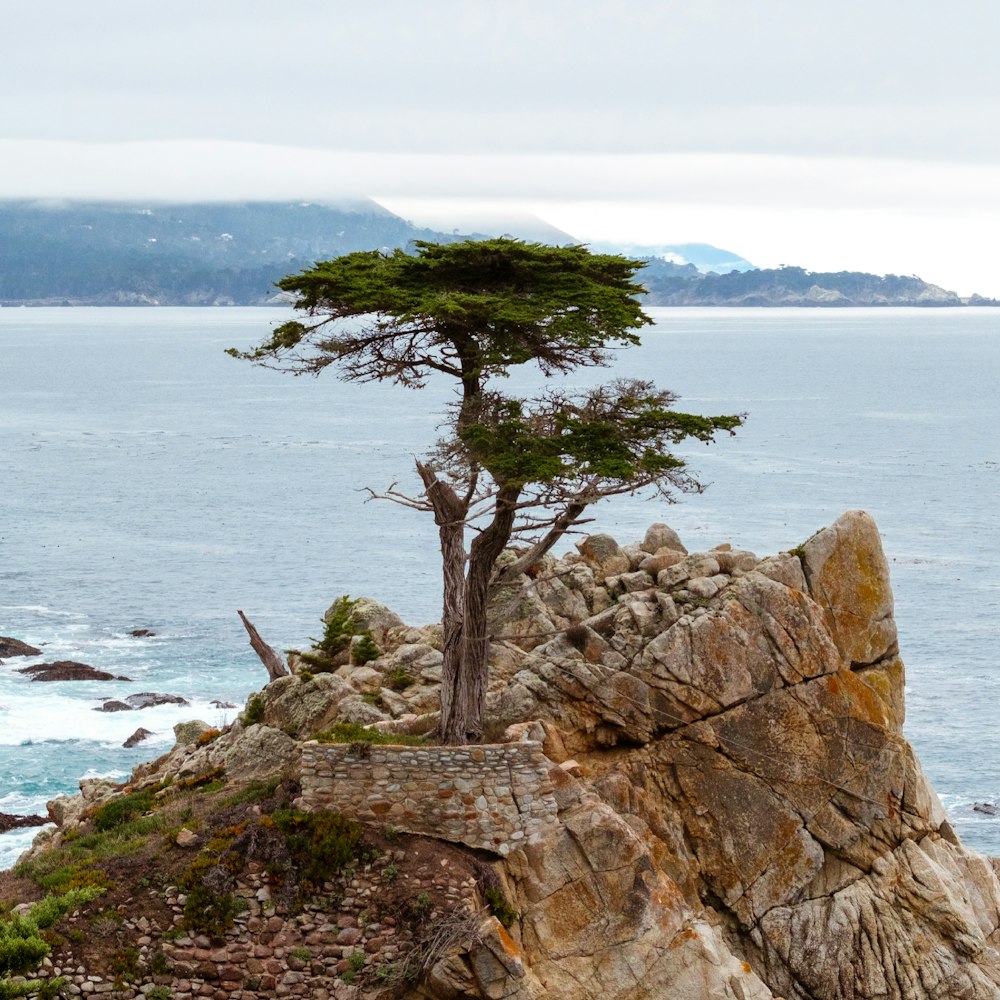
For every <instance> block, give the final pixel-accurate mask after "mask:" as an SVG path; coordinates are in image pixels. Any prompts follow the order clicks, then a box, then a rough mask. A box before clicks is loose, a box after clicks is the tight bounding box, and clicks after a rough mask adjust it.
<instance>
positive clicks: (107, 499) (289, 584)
mask: <svg viewBox="0 0 1000 1000" xmlns="http://www.w3.org/2000/svg"><path fill="white" fill-rule="evenodd" d="M650 313H651V314H652V315H653V316H654V317H655V319H656V325H655V327H650V328H647V329H646V330H645V331H644V332H643V343H642V346H641V347H637V348H633V349H629V350H627V351H622V352H619V353H617V354H616V356H615V358H614V360H613V365H612V372H611V373H609V372H606V371H601V370H588V371H586V372H583V373H577V374H576V375H575V376H574V377H573V378H572V379H571V380H570V381H571V383H572V384H574V385H584V384H590V383H593V382H597V381H601V380H604V379H606V378H608V377H610V375H611V374H615V375H628V376H641V377H644V378H651V379H653V380H655V381H656V382H657V383H658V384H660V385H661V386H663V387H666V388H670V389H672V390H674V391H675V392H677V393H678V394H679V395H680V396H681V397H682V398H681V401H680V404H679V407H680V408H682V409H687V410H689V411H692V412H700V413H733V412H746V413H747V414H748V418H747V422H746V425H745V427H744V428H743V429H742V430H741V431H740V433H739V434H738V435H737V436H736V437H734V438H731V439H730V438H726V439H725V440H722V441H720V442H719V443H718V444H715V445H712V446H710V447H706V446H704V445H700V444H699V445H696V446H694V447H692V448H690V449H687V450H686V451H685V455H686V457H688V458H689V460H690V463H691V465H692V467H693V468H694V469H695V470H697V472H698V473H699V475H700V478H701V479H702V480H703V481H704V482H706V483H707V484H709V485H708V488H707V490H706V491H705V492H704V493H703V494H700V495H695V496H687V497H682V498H680V500H681V502H680V503H678V504H676V505H673V506H670V505H667V504H665V503H664V502H663V501H650V500H646V499H640V498H619V499H616V500H614V501H607V502H606V503H604V504H603V505H602V506H599V507H597V508H595V510H594V515H595V517H596V519H597V520H596V522H595V523H594V524H593V525H592V526H591V528H590V530H592V531H595V532H596V531H606V532H610V533H612V534H614V535H615V536H616V537H617V538H618V539H619V540H620V541H622V542H627V541H634V540H638V539H640V538H641V537H642V534H643V532H644V531H645V528H646V526H647V525H648V524H649V523H651V522H653V521H666V522H668V523H670V524H671V525H672V526H673V527H674V528H675V529H676V530H677V531H678V532H679V533H680V535H681V537H682V538H683V539H684V541H685V542H686V544H687V546H688V548H689V549H697V548H707V547H711V546H713V545H715V544H718V543H720V542H725V541H730V542H732V543H733V544H734V545H736V546H739V547H745V548H749V549H752V550H754V551H755V552H757V553H758V554H760V555H764V554H767V553H771V552H776V551H779V550H782V549H788V548H791V547H793V546H795V545H797V544H798V543H800V542H802V541H803V540H805V539H806V538H807V537H808V536H809V535H811V534H812V533H813V532H814V531H816V530H817V529H818V528H820V527H823V526H825V525H827V524H829V523H830V522H831V521H833V520H834V519H835V518H836V517H837V516H838V515H839V514H841V513H842V512H843V511H845V510H849V509H852V508H863V509H865V510H867V511H869V512H870V513H871V514H872V515H873V516H874V517H875V519H876V521H877V522H878V524H879V527H880V529H881V532H882V536H883V542H884V545H885V549H886V553H887V555H888V558H889V560H890V564H891V568H892V573H893V585H894V590H895V594H896V608H897V619H898V623H899V630H900V647H901V653H902V656H903V659H904V661H905V663H906V667H907V723H906V732H907V735H908V738H909V739H910V740H911V742H912V743H913V744H914V746H915V747H916V749H917V752H918V754H919V756H920V759H921V761H922V763H923V766H924V768H925V770H926V771H927V772H928V774H929V776H930V779H931V781H932V783H933V784H934V787H935V788H936V789H937V791H938V793H939V794H940V796H941V799H942V801H943V803H944V804H945V806H946V808H947V809H948V811H949V814H950V816H951V817H952V820H953V822H954V824H955V826H956V828H957V830H958V831H959V834H960V836H961V837H962V838H963V840H964V841H965V842H966V843H967V844H969V845H970V846H972V847H974V848H977V849H979V850H982V851H985V852H987V853H993V854H1000V818H992V817H989V816H987V815H985V814H983V813H980V812H977V811H975V810H974V809H973V804H974V803H976V802H987V803H1000V748H998V746H997V740H996V738H995V729H996V717H997V706H998V704H1000V664H998V654H997V649H998V641H997V640H998V629H1000V624H998V623H1000V519H998V517H997V499H998V487H1000V435H998V433H997V427H998V426H1000V392H998V389H997V387H998V385H1000V310H996V309H926V310H909V309H884V310H866V309H843V310H797V309H774V310H768V309H755V310H737V309H726V310H712V309H652V310H650ZM288 315H289V314H288V312H287V311H282V310H276V309H275V310H268V309H242V308H237V309H86V308H77V309H0V359H2V360H0V635H10V636H14V637H17V638H19V639H22V640H24V641H27V642H30V643H33V644H34V645H36V646H40V647H43V648H44V657H43V658H44V659H46V660H54V659H74V660H81V661H83V662H85V663H89V664H92V665H93V666H95V667H99V668H103V669H106V670H109V671H111V672H113V673H115V674H124V675H127V676H128V677H130V678H131V681H130V682H124V681H121V682H119V681H115V682H107V683H76V684H69V683H66V684H42V683H33V682H30V681H29V680H28V679H27V678H26V677H24V676H23V675H21V674H19V673H18V672H17V669H16V668H18V667H21V666H26V665H29V664H30V663H33V662H39V661H40V660H41V659H43V658H42V657H36V658H34V659H28V660H8V661H7V662H6V663H4V664H3V665H2V666H0V811H2V812H15V813H22V812H34V811H41V812H44V809H45V802H46V800H47V799H50V798H52V797H53V796H55V795H57V794H60V793H71V792H73V791H75V790H76V788H77V784H78V781H79V779H80V778H81V777H84V776H111V777H114V778H116V779H119V780H121V779H123V778H125V777H126V776H127V774H128V773H129V771H130V770H131V768H132V767H133V766H134V765H135V764H136V763H138V762H140V761H142V760H146V759H150V758H152V757H154V756H157V755H159V754H161V753H163V752H165V751H166V750H167V749H168V748H169V747H170V745H171V744H172V726H173V724H174V723H176V722H178V721H181V720H183V719H188V718H201V719H204V720H205V721H206V722H209V723H211V724H213V725H221V724H224V723H226V722H228V721H230V720H232V719H233V718H234V717H235V715H236V713H237V712H238V710H239V708H240V707H242V705H243V703H244V701H245V699H246V697H247V695H248V694H249V693H250V692H252V691H255V690H258V689H259V688H260V687H261V686H262V685H263V684H264V682H265V681H266V674H265V672H264V669H263V667H262V666H261V665H260V663H259V661H258V660H257V658H256V657H255V655H254V654H253V652H252V651H251V650H250V648H249V645H248V642H247V637H246V634H245V632H244V631H243V628H242V626H241V624H240V622H239V619H238V618H237V615H236V611H237V609H242V610H243V611H245V612H246V614H247V615H248V616H249V617H250V619H251V620H252V621H253V622H254V623H255V624H256V625H257V627H258V629H259V630H260V632H261V634H262V635H263V637H264V638H265V639H266V640H267V641H268V642H270V643H271V645H273V646H274V647H276V648H277V649H279V650H280V649H285V648H290V647H293V646H300V645H302V644H306V643H308V642H309V637H310V636H315V635H318V634H319V630H320V618H321V616H322V614H323V611H324V610H325V609H326V607H327V606H328V605H329V604H330V603H331V602H332V601H333V600H334V599H335V598H336V597H338V596H340V595H341V594H350V595H352V596H359V595H362V594H365V595H371V596H373V597H375V598H377V599H378V600H380V601H382V602H384V603H386V604H388V605H389V606H390V607H392V608H394V609H395V610H396V611H397V612H398V613H399V614H401V615H402V616H403V617H404V619H406V620H407V621H409V622H411V623H414V624H420V623H424V622H428V621H432V620H436V619H437V618H438V617H439V599H440V586H439V582H438V577H437V562H436V533H435V530H434V526H433V524H431V523H429V520H428V518H427V517H426V516H424V515H421V514H420V513H417V512H414V511H409V510H406V509H403V508H400V507H397V506H394V505H392V504H391V503H388V502H385V501H371V500H369V498H368V495H367V494H366V493H365V492H364V489H363V488H364V487H366V486H369V487H371V488H372V489H374V490H376V491H379V490H384V489H385V488H387V487H389V486H390V485H391V484H392V483H394V482H398V483H399V486H400V488H403V489H409V490H413V491H416V490H417V478H416V474H415V472H414V469H413V456H414V455H420V454H421V453H422V452H423V451H424V450H425V448H426V447H427V445H428V444H429V443H430V442H432V441H433V440H434V438H435V437H436V435H437V433H438V431H437V429H438V426H439V425H440V423H441V420H442V414H443V413H444V412H445V409H446V407H447V405H448V403H449V402H450V401H451V399H452V395H451V388H450V387H449V386H447V385H445V384H443V383H437V382H432V383H431V384H430V385H429V386H428V387H427V388H425V389H423V390H420V391H412V390H406V389H401V388H395V387H391V386H381V385H349V384H344V383H341V382H338V381H337V380H336V379H335V378H334V377H333V376H332V373H331V372H330V371H327V372H325V373H324V374H323V375H322V376H320V377H319V378H312V377H309V376H302V377H293V376H290V375H287V374H282V373H278V372H274V371H269V370H265V369H261V368H256V367H253V366H251V365H249V364H247V363H245V362H240V361H236V360H233V359H232V358H230V357H228V356H227V355H226V354H225V353H224V349H225V348H226V347H229V346H236V347H241V348H245V347H248V346H250V345H252V344H255V343H257V342H259V341H260V340H261V339H263V338H264V337H266V336H267V334H268V332H269V330H270V328H271V326H272V325H273V324H274V323H275V322H276V321H280V320H282V319H285V318H287V317H288ZM543 381H544V380H543V379H542V378H541V377H540V376H539V375H537V374H536V373H527V372H522V373H518V374H516V375H515V377H513V378H512V379H511V380H510V381H509V382H508V383H506V384H505V386H504V388H505V389H506V390H508V391H511V392H516V391H528V390H530V389H531V388H533V387H538V386H540V385H541V384H542V382H543ZM565 547H568V546H564V548H565ZM133 629H151V630H153V631H154V632H155V633H156V634H155V635H154V636H152V637H147V638H135V637H133V636H131V635H130V633H131V631H132V630H133ZM137 691H155V692H160V693H166V694H174V695H181V696H183V697H185V698H187V699H188V700H189V702H190V707H177V706H164V707H160V708H153V709H147V710H143V711H141V712H139V711H135V712H122V713H115V714H111V713H104V712H99V711H95V710H94V709H95V707H98V706H99V705H100V704H101V701H102V699H106V698H112V697H114V698H120V697H123V696H125V695H127V694H129V693H134V692H137ZM218 703H222V704H221V705H220V704H218ZM226 704H230V705H234V706H236V707H235V708H227V707H225V705H226ZM139 726H143V727H145V728H146V729H150V730H153V731H154V732H155V733H156V735H155V736H154V738H153V739H152V740H151V741H149V742H147V743H143V744H141V745H140V746H139V747H137V748H136V749H134V750H125V749H123V748H122V746H121V744H122V742H123V740H125V738H126V737H127V736H129V735H130V734H131V733H132V732H133V731H134V730H135V729H136V728H137V727H139ZM34 833H35V831H33V830H29V831H25V832H15V833H11V834H7V835H4V836H2V837H0V867H2V866H5V865H9V864H11V863H13V861H14V859H16V857H17V855H18V854H19V853H20V851H21V850H23V849H24V847H25V846H26V845H27V844H28V843H29V842H30V840H31V838H32V837H33V836H34Z"/></svg>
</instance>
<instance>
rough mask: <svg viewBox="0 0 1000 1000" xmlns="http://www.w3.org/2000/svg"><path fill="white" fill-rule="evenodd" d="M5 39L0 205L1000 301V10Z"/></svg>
mask: <svg viewBox="0 0 1000 1000" xmlns="http://www.w3.org/2000/svg"><path fill="white" fill-rule="evenodd" d="M4 22H5V23H4V36H3V58H2V59H0V94H2V95H3V115H2V116H0V197H115V198H128V199H133V198H141V199H150V200H152V199H161V200H170V199H173V200H176V199H197V198H215V199H218V198H241V199H242V198H294V199H310V200H320V199H336V198H345V197H350V196H357V195H359V194H363V195H370V196H374V197H376V198H378V199H379V200H381V201H382V202H383V203H384V204H386V205H387V206H388V207H390V208H392V209H393V210H396V211H399V212H400V213H401V214H403V215H405V216H406V217H408V218H411V219H413V220H414V221H416V222H430V223H434V224H437V225H439V226H447V225H448V222H449V219H450V218H451V217H452V216H454V217H455V218H458V217H459V216H461V217H462V218H468V217H469V216H470V212H471V213H475V212H479V211H481V212H483V213H486V212H489V213H490V214H494V212H495V211H496V210H501V209H502V210H510V211H512V212H523V211H530V212H534V213H536V214H538V215H540V216H542V217H543V218H545V219H547V220H548V221H550V222H552V223H553V224H555V225H557V226H559V227H560V228H562V229H564V230H566V231H567V232H569V233H571V234H572V235H574V236H575V237H577V238H579V239H581V240H609V239H610V240H620V241H624V242H628V243H650V244H653V243H671V242H689V241H701V242H709V243H715V244H716V245H719V246H722V247H725V248H726V249H729V250H732V251H734V252H736V253H738V254H741V255H742V256H744V257H747V258H748V259H750V260H752V261H753V262H754V263H756V264H759V265H761V266H776V265H777V264H781V263H787V264H801V265H803V266H806V267H810V268H812V269H814V270H823V269H841V268H856V269H863V270H871V271H876V272H878V273H885V272H895V273H899V274H912V273H915V274H919V275H920V276H921V277H923V278H925V279H927V280H930V281H934V282H937V283H939V284H943V285H945V286H946V287H949V288H953V289H955V290H957V291H959V292H961V293H963V294H968V293H970V292H972V291H980V292H983V293H988V294H993V295H1000V268H998V267H997V256H998V255H997V252H996V246H997V237H996V234H997V232H998V228H1000V128H998V127H997V122H998V120H1000V59H998V58H997V55H996V49H997V40H998V39H1000V2H998V0H951V2H950V3H947V4H946V3H943V2H941V0H935V2H930V0H909V2H906V3H903V2H899V0H660V2H651V0H639V2H633V3H625V2H623V0H617V2H614V3H610V2H607V3H606V2H603V0H567V2H563V0H531V2H522V0H506V2H504V3H502V4H501V3H496V2H489V3H487V2H475V0H423V2H420V0H402V2H396V0H365V2H364V3H362V2H361V0H352V2H345V0H326V2H318V0H283V2H282V3H281V4H275V3H273V2H268V3H264V2H260V0H238V2H236V0H199V2H197V3H195V2H193V0H170V2H169V3H164V4H157V5H151V4H143V3H138V2H136V0H89V2H88V3H86V4H83V3H80V2H79V0H34V3H33V4H32V5H31V6H30V7H29V6H28V5H26V4H25V5H14V4H11V5H10V7H9V9H8V10H7V12H6V14H5V17H4ZM449 228H450V227H449Z"/></svg>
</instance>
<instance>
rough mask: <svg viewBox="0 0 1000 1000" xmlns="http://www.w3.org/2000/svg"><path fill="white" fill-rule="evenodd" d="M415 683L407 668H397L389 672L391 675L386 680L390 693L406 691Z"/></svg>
mask: <svg viewBox="0 0 1000 1000" xmlns="http://www.w3.org/2000/svg"><path fill="white" fill-rule="evenodd" d="M415 683H416V681H414V679H413V677H412V676H411V675H410V673H409V671H408V670H407V669H406V667H396V668H395V669H393V670H392V671H390V672H389V675H388V676H387V677H386V679H385V686H386V687H387V688H389V690H390V691H405V690H406V689H407V688H408V687H410V686H411V685H413V684H415Z"/></svg>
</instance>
